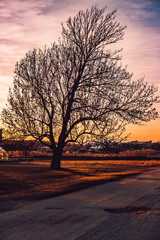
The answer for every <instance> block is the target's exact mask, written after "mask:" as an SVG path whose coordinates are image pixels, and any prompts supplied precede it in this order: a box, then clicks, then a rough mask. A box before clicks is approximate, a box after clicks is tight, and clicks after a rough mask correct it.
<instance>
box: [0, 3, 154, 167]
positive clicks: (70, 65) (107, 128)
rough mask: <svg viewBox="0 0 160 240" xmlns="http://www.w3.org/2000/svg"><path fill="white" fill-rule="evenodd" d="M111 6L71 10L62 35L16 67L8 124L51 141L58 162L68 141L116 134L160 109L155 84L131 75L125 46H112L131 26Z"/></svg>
mask: <svg viewBox="0 0 160 240" xmlns="http://www.w3.org/2000/svg"><path fill="white" fill-rule="evenodd" d="M105 12H106V8H102V9H98V8H97V7H96V6H95V7H92V8H91V9H90V10H88V9H87V10H86V11H79V12H78V14H77V15H76V16H74V17H73V18H71V17H69V18H68V20H67V22H66V24H64V25H62V38H61V40H59V41H58V43H53V44H52V46H51V47H45V48H44V49H43V50H41V49H38V50H37V49H34V50H33V51H30V52H28V53H27V54H26V56H25V57H24V58H23V59H22V60H21V61H20V62H19V63H17V64H16V67H15V76H14V80H13V89H10V90H9V97H8V106H7V107H6V108H5V109H3V112H2V121H3V124H4V127H5V128H6V129H7V132H8V134H9V135H10V136H12V138H27V137H28V136H32V137H33V138H34V139H37V140H39V141H40V142H42V143H43V144H45V145H47V146H49V147H50V148H51V149H52V151H53V160H52V164H51V167H52V168H54V169H58V168H60V159H61V155H62V151H63V148H64V146H65V144H67V143H68V142H78V143H80V144H82V143H84V142H86V141H108V140H110V141H113V140H117V139H119V138H120V137H121V135H122V133H123V132H124V130H125V126H126V125H127V124H130V123H132V124H140V123H141V122H148V121H150V120H151V119H155V118H156V117H157V116H158V114H157V112H156V109H155V108H154V106H153V104H154V103H156V102H157V101H158V98H157V97H156V96H155V92H156V91H157V89H156V88H155V87H154V86H152V85H151V86H148V84H147V83H145V82H144V79H138V80H137V81H132V74H130V73H129V72H128V71H127V69H126V67H123V66H122V65H121V57H120V56H119V54H120V51H119V50H117V51H111V50H110V49H109V45H110V44H114V43H116V42H118V41H119V40H121V39H122V38H123V35H124V30H125V28H126V27H125V26H121V25H120V23H119V22H117V21H116V20H115V18H116V11H112V12H110V13H107V14H106V13H105ZM46 139H48V142H46V141H44V140H46Z"/></svg>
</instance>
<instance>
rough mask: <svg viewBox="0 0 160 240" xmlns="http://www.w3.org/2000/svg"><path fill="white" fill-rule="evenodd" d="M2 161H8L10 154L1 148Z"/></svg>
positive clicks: (0, 158) (0, 157) (0, 156)
mask: <svg viewBox="0 0 160 240" xmlns="http://www.w3.org/2000/svg"><path fill="white" fill-rule="evenodd" d="M0 161H8V153H7V152H6V151H5V150H4V149H3V148H2V147H0Z"/></svg>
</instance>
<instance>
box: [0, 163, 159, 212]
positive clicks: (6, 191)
mask: <svg viewBox="0 0 160 240" xmlns="http://www.w3.org/2000/svg"><path fill="white" fill-rule="evenodd" d="M49 166H50V160H43V161H42V160H41V161H40V160H34V161H33V162H18V163H17V162H4V163H1V164H0V211H9V210H11V209H14V208H15V207H16V206H17V204H18V203H19V201H21V204H22V202H23V201H34V200H41V199H43V198H48V197H54V196H58V195H61V194H64V193H69V192H72V191H76V190H80V189H83V188H86V187H90V186H93V185H95V184H100V183H104V182H107V181H113V180H115V179H118V178H122V177H126V176H128V175H130V174H137V173H140V172H143V171H148V170H150V169H152V168H154V167H156V166H160V161H155V160H151V161H115V160H113V161H111V160H108V161H104V160H103V161H98V160H97V161H96V160H95V161H62V170H60V171H53V170H51V169H50V167H49ZM13 201H14V204H11V203H12V202H13ZM15 203H16V204H15Z"/></svg>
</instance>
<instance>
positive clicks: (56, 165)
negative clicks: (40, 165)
mask: <svg viewBox="0 0 160 240" xmlns="http://www.w3.org/2000/svg"><path fill="white" fill-rule="evenodd" d="M61 157H62V151H59V149H56V151H54V153H53V157H52V162H51V168H52V169H54V170H58V169H60V168H61Z"/></svg>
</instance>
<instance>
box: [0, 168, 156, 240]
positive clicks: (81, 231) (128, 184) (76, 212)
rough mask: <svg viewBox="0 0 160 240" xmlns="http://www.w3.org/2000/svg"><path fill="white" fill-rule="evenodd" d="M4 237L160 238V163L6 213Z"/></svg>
mask: <svg viewBox="0 0 160 240" xmlns="http://www.w3.org/2000/svg"><path fill="white" fill-rule="evenodd" d="M0 239H1V240H11V239H14V240H59V239H60V240H112V239H113V240H160V167H157V168H155V169H154V170H152V171H150V172H146V173H142V174H140V175H137V176H132V177H128V178H124V179H121V180H117V181H113V182H109V183H105V184H102V185H99V186H95V187H90V188H88V189H85V190H81V191H78V192H74V193H71V194H67V195H63V196H60V197H56V198H50V199H46V200H41V201H36V202H32V203H29V204H25V205H24V206H23V205H22V206H21V207H19V208H18V209H17V210H16V209H15V210H12V211H8V212H4V213H1V216H0Z"/></svg>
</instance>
